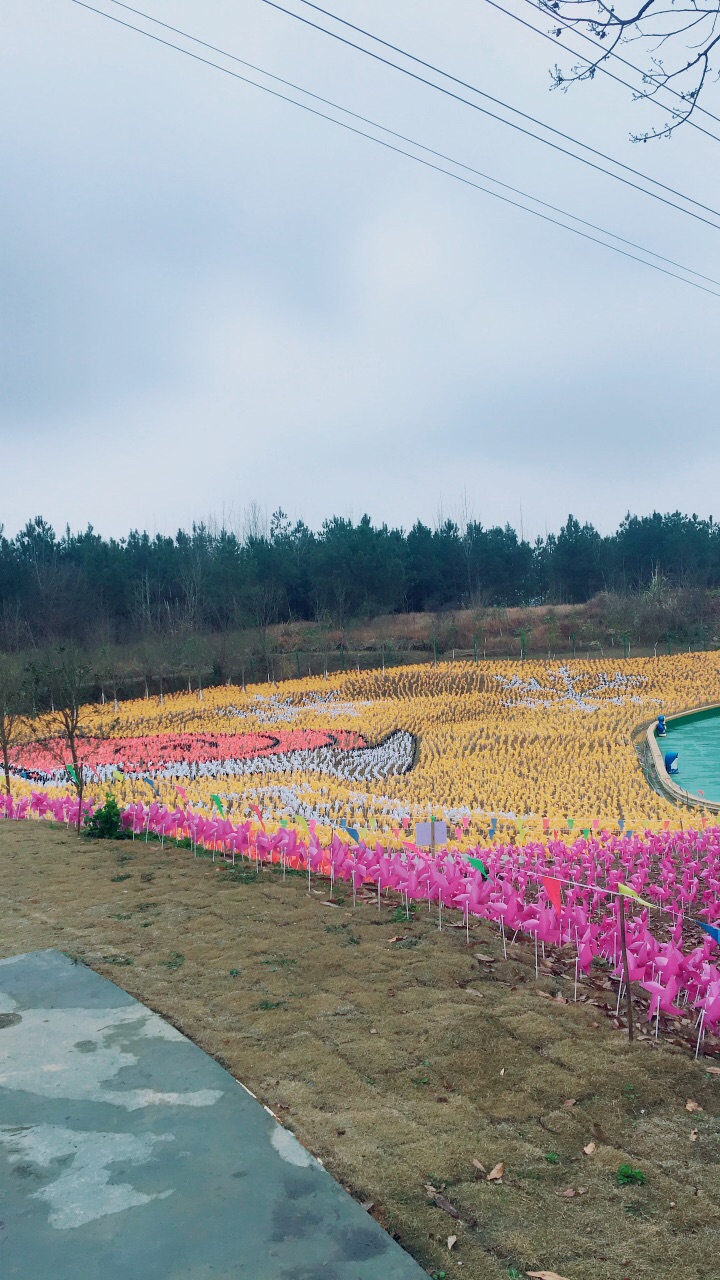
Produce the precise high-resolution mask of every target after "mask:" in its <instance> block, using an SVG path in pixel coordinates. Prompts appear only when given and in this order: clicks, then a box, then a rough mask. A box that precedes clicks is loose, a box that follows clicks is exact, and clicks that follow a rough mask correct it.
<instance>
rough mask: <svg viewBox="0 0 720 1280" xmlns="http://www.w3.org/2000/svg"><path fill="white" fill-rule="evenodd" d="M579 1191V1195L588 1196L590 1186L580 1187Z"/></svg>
mask: <svg viewBox="0 0 720 1280" xmlns="http://www.w3.org/2000/svg"><path fill="white" fill-rule="evenodd" d="M577 1193H578V1195H579V1196H586V1195H587V1193H588V1188H587V1187H578V1189H577Z"/></svg>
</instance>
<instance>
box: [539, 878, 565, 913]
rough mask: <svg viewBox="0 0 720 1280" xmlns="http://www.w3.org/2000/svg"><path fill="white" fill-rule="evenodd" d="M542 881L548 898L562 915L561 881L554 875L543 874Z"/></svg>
mask: <svg viewBox="0 0 720 1280" xmlns="http://www.w3.org/2000/svg"><path fill="white" fill-rule="evenodd" d="M542 882H543V888H544V890H545V892H546V894H547V896H548V898H549V899H550V901H551V902H552V904H553V906H554V908H555V910H556V911H557V913H558V915H560V912H561V911H562V889H561V888H560V881H559V880H556V879H555V877H554V876H543V877H542Z"/></svg>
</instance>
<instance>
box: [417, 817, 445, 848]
mask: <svg viewBox="0 0 720 1280" xmlns="http://www.w3.org/2000/svg"><path fill="white" fill-rule="evenodd" d="M415 843H416V845H417V846H418V848H420V849H429V848H430V844H431V840H430V823H429V822H418V824H417V826H416V827H415ZM435 844H436V846H440V845H444V844H447V822H436V823H435Z"/></svg>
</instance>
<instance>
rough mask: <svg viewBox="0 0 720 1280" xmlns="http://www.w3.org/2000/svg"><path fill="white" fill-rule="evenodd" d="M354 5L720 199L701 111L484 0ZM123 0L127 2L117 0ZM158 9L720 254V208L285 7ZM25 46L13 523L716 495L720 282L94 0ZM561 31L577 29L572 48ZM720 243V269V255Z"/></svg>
mask: <svg viewBox="0 0 720 1280" xmlns="http://www.w3.org/2000/svg"><path fill="white" fill-rule="evenodd" d="M337 7H338V11H339V12H342V13H343V14H345V15H346V16H349V17H351V18H353V19H356V20H359V21H361V22H362V23H363V24H365V25H367V26H369V27H370V28H372V29H377V30H378V31H379V32H381V33H386V34H387V35H388V37H389V38H391V39H398V41H399V43H405V44H406V45H407V46H408V47H411V48H413V49H416V50H418V51H419V52H420V53H424V54H428V55H429V56H431V57H432V58H436V59H437V60H438V61H440V63H441V64H443V65H448V66H449V67H451V68H453V69H456V70H457V72H458V74H460V75H464V76H466V77H468V78H471V79H476V80H478V81H482V82H483V83H485V84H487V85H488V86H489V88H490V90H491V91H494V92H498V93H500V94H501V95H504V96H506V97H507V98H508V99H510V100H511V101H514V102H517V103H519V104H520V105H522V106H523V107H524V109H527V110H531V111H534V112H536V113H537V114H539V115H541V116H542V117H543V118H546V119H551V120H553V121H554V122H555V123H556V124H557V126H558V127H559V128H564V129H565V130H568V131H570V132H576V133H577V134H578V135H580V136H583V137H586V138H587V139H588V140H590V141H592V142H593V143H594V144H595V145H601V146H602V147H603V148H604V149H607V150H610V151H612V152H613V153H615V154H618V155H621V156H622V157H623V158H624V159H626V160H627V163H631V164H634V165H638V166H639V167H644V168H646V169H648V170H652V171H653V172H654V173H655V174H657V175H658V176H659V177H660V178H661V179H662V180H663V181H671V182H672V184H673V185H677V186H680V187H683V186H685V187H687V188H688V189H692V190H693V191H694V192H696V193H697V194H698V198H702V199H707V201H708V203H711V204H712V203H713V201H717V200H720V182H719V181H718V179H717V175H716V170H715V169H714V168H712V167H711V166H709V165H708V163H707V154H708V153H707V147H708V146H710V145H711V144H709V143H702V141H700V142H698V141H697V140H696V139H695V138H694V137H692V136H691V135H689V134H688V133H687V132H685V133H682V134H681V135H678V137H677V139H676V140H675V141H674V142H672V143H671V144H664V145H663V146H662V147H658V148H652V147H645V148H643V149H642V150H641V151H640V150H639V149H637V148H633V147H631V146H630V145H629V144H628V143H627V142H626V137H627V133H628V130H629V128H630V126H631V125H632V126H633V127H635V125H636V122H637V121H638V119H639V117H638V114H637V113H638V112H639V111H640V110H642V108H638V107H633V106H632V105H631V103H630V101H629V98H628V97H622V96H620V94H619V93H616V92H615V91H611V90H610V89H609V88H608V87H606V86H602V85H599V84H598V85H594V86H592V87H588V88H584V89H580V90H578V91H577V92H576V93H574V94H572V95H569V96H560V95H549V94H548V93H547V91H546V86H547V79H546V68H547V65H548V53H547V52H546V51H545V48H544V47H543V45H542V43H541V42H540V41H535V40H534V39H533V38H532V37H530V36H523V35H522V34H519V28H517V27H515V26H514V25H513V24H510V23H508V22H507V21H506V20H505V19H502V18H501V17H499V16H498V15H493V13H492V11H491V10H490V9H487V8H484V7H483V6H482V4H480V5H477V4H470V3H468V2H467V0H455V2H454V3H453V4H452V5H451V6H450V7H448V6H443V9H442V12H441V11H440V10H438V8H437V6H436V5H434V4H431V3H430V0H423V3H421V4H417V3H415V4H413V5H410V4H409V3H407V2H406V0H402V3H399V4H398V5H396V6H394V8H393V11H392V13H388V12H387V11H386V7H385V6H383V5H381V4H380V3H379V0H372V3H365V4H362V5H361V4H360V3H359V0H344V2H343V3H340V0H338V6H337ZM107 8H108V9H111V8H112V6H111V5H110V4H108V5H107ZM150 11H151V12H153V13H155V14H157V15H158V16H161V17H163V18H166V19H167V20H168V21H172V22H175V23H177V24H178V25H181V26H182V25H183V24H184V25H186V26H187V28H188V29H189V30H191V31H193V32H196V33H197V34H199V35H202V36H204V37H205V38H206V39H209V40H213V41H216V42H217V43H218V44H222V45H225V46H226V47H227V48H229V49H234V50H237V51H238V52H240V53H242V54H243V56H248V57H249V58H252V59H256V60H257V61H258V62H262V63H263V64H265V65H267V66H269V67H271V68H272V69H274V70H277V72H278V73H279V74H283V75H287V76H288V77H290V78H294V79H296V80H297V81H300V82H302V83H306V84H308V85H309V86H312V87H314V88H316V89H317V91H318V92H321V93H326V94H327V95H328V96H330V97H333V96H335V97H336V98H337V99H338V100H340V101H344V102H347V103H348V105H351V106H353V107H354V108H355V109H359V110H364V111H365V112H366V113H367V114H370V115H376V116H377V117H378V118H380V119H384V120H387V121H388V123H391V124H392V125H393V126H394V127H397V128H399V129H402V130H405V131H407V132H409V133H412V134H413V135H414V136H417V137H420V138H422V139H424V140H427V142H428V144H429V145H433V146H440V147H443V148H445V149H447V150H449V151H451V152H452V153H453V154H457V155H459V156H461V157H466V158H467V159H468V162H470V163H474V164H477V165H479V166H480V167H484V168H485V169H487V170H490V171H493V172H496V173H497V174H498V176H502V177H504V178H505V180H507V181H510V182H515V183H516V184H517V185H520V186H523V185H524V186H526V187H527V188H528V189H530V190H533V191H535V192H537V194H539V195H541V196H542V197H543V198H545V199H548V200H551V201H553V202H554V203H557V204H560V205H565V206H566V207H568V208H572V209H575V210H577V211H578V212H579V213H581V214H582V215H583V216H585V217H588V218H591V219H592V220H593V221H597V222H600V223H605V224H607V225H611V226H613V227H615V228H616V229H618V230H621V231H622V233H623V234H626V235H628V236H630V237H631V238H638V239H641V240H643V241H645V242H648V243H652V245H653V246H654V247H656V248H657V249H658V251H659V252H663V253H666V254H668V255H669V256H671V257H673V256H677V257H680V258H682V259H685V260H688V261H692V262H694V263H695V264H696V265H698V266H699V267H700V269H705V268H708V267H712V266H713V264H714V259H715V257H716V250H715V251H714V252H713V251H711V249H712V248H713V247H714V241H713V234H712V233H711V232H710V231H706V230H705V229H703V228H702V227H701V226H700V225H699V224H691V223H690V222H689V220H687V219H682V218H680V217H679V216H677V215H675V214H673V213H671V212H670V211H668V210H666V209H664V208H663V207H662V206H660V205H657V204H652V203H651V202H649V201H643V200H642V199H641V198H640V197H639V196H636V195H634V194H633V193H632V192H630V191H628V190H626V189H622V188H620V187H619V186H617V185H616V184H611V183H608V182H605V181H604V180H603V179H601V178H599V177H598V176H597V175H593V174H591V173H590V172H588V171H583V170H581V169H580V167H579V166H573V165H571V164H570V163H569V162H568V161H566V160H563V159H562V158H561V157H557V156H553V155H552V154H551V153H549V152H545V151H544V150H543V149H540V148H535V147H534V146H533V145H531V144H530V143H528V142H527V141H523V140H522V139H519V138H516V137H513V136H512V135H510V134H509V133H506V132H504V131H502V130H500V129H499V128H498V127H496V126H494V125H492V124H490V123H489V122H487V121H485V120H483V119H482V118H481V117H478V116H476V115H475V114H474V113H471V112H469V111H464V110H462V109H460V108H459V107H457V106H455V105H453V104H451V103H443V102H442V100H441V99H440V98H438V97H437V95H434V94H430V93H429V92H426V91H425V90H422V89H420V88H418V87H417V86H415V87H413V86H411V85H409V84H407V83H405V82H404V81H402V80H401V79H400V78H397V79H394V78H392V76H391V74H390V73H389V72H383V71H382V70H381V69H379V68H377V67H373V66H372V65H371V64H369V63H368V62H367V60H365V59H360V58H357V57H355V56H354V55H352V54H350V53H347V52H343V51H342V50H339V49H338V48H337V47H336V46H334V45H331V44H330V43H329V42H328V43H323V42H322V41H321V40H320V38H319V37H318V38H314V37H312V36H311V35H310V34H309V33H307V32H303V31H302V30H301V29H300V28H299V27H297V26H296V24H293V23H290V22H289V21H287V20H285V19H282V18H281V17H279V16H278V15H274V14H272V13H271V12H269V11H268V10H267V9H266V8H265V6H263V5H261V4H260V3H259V2H258V0H244V3H243V4H242V5H239V6H236V5H230V4H228V3H227V0H208V3H206V4H205V5H204V6H203V10H202V13H201V14H199V13H198V11H197V8H196V6H194V5H193V4H191V3H190V2H189V0H183V3H170V0H153V3H152V5H151V6H150ZM5 26H6V39H5V40H4V45H3V50H2V52H1V53H0V59H2V66H1V68H0V110H2V113H3V115H4V117H5V118H6V119H11V120H12V125H13V127H12V130H11V131H7V136H5V137H3V138H1V139H0V170H1V171H2V173H3V175H4V179H3V182H4V187H5V190H6V192H7V195H8V198H7V199H5V200H3V201H2V202H0V290H1V298H0V344H1V345H0V449H1V455H0V456H1V457H2V464H1V466H2V471H1V474H0V521H4V523H5V525H6V528H7V529H8V530H10V531H14V530H15V529H16V528H17V527H19V526H20V525H21V524H22V523H23V522H24V521H25V520H26V519H27V518H28V516H30V515H32V514H35V513H36V512H37V511H42V512H43V513H44V514H45V515H46V516H47V518H49V519H51V520H52V521H53V522H55V523H56V525H59V526H62V525H64V523H65V522H66V521H67V520H69V521H70V523H71V524H72V525H73V526H81V525H84V524H85V523H86V522H88V521H91V522H92V523H93V524H95V526H96V527H97V528H99V529H101V530H102V531H103V532H106V533H116V534H118V533H122V532H124V531H126V530H127V529H128V528H129V527H130V525H139V526H148V527H150V528H153V527H156V528H159V529H162V530H167V531H173V530H174V529H175V528H176V527H178V526H179V525H187V524H189V522H190V521H191V520H192V519H197V518H203V517H206V516H207V515H208V514H209V513H215V514H216V515H218V516H219V515H220V514H221V513H222V512H223V511H225V512H230V511H239V510H241V509H242V508H243V507H244V506H245V505H246V504H247V503H248V502H250V501H258V502H259V503H261V504H262V505H265V506H268V507H269V508H273V507H275V506H277V505H280V504H282V505H283V506H284V507H285V509H286V510H288V511H290V513H291V514H292V515H296V516H303V517H304V518H306V519H307V520H309V521H310V522H313V523H317V522H319V521H320V520H322V519H323V518H324V517H325V516H327V515H330V514H332V513H335V512H342V513H352V514H354V515H355V516H358V515H359V514H361V512H363V511H369V512H370V513H371V514H372V515H373V516H374V517H375V518H377V519H387V520H391V521H399V522H402V523H405V524H407V523H409V522H411V521H412V520H413V519H414V518H415V517H416V516H418V515H419V516H421V517H423V518H425V519H430V520H432V519H434V518H435V516H436V514H437V512H438V510H439V508H440V507H442V509H443V510H444V511H445V512H447V513H449V514H452V512H453V510H455V509H457V507H458V504H459V502H460V500H461V495H462V494H463V492H465V493H466V494H467V498H468V501H469V503H470V504H471V506H472V509H473V511H474V514H475V515H476V516H477V517H478V518H481V519H483V521H485V522H486V523H489V522H491V521H498V520H500V521H504V520H505V519H510V520H511V521H513V522H515V523H517V522H518V520H519V511H520V506H521V505H522V509H523V518H524V521H525V527H526V532H527V531H529V532H531V533H537V532H543V531H544V528H545V525H546V523H547V524H548V525H549V526H550V527H554V526H557V524H558V523H559V521H560V520H561V519H563V518H564V516H565V515H566V514H567V511H568V510H570V509H571V510H573V511H574V512H575V513H576V514H577V515H579V516H581V517H583V518H585V517H587V518H590V519H593V520H594V521H595V522H596V523H598V524H599V525H600V527H601V528H605V529H606V528H609V527H612V526H613V525H614V524H615V523H616V521H617V520H618V519H619V518H621V517H622V515H623V514H624V512H625V510H626V509H627V508H628V507H629V508H632V509H635V510H646V509H648V508H649V507H652V506H658V507H660V508H663V509H664V508H668V507H675V506H680V507H682V508H685V509H688V510H690V509H693V510H700V511H702V512H707V511H710V510H712V509H713V507H714V489H715V486H714V482H713V474H714V470H715V469H716V464H717V461H718V452H719V446H718V444H717V441H716V436H717V433H716V432H715V430H714V416H713V401H714V396H715V384H716V377H715V373H714V368H715V362H716V357H715V353H716V350H717V338H718V333H717V329H718V315H719V314H720V312H718V301H717V300H715V299H712V298H707V297H705V296H704V295H702V294H700V293H695V292H693V291H691V290H689V289H685V288H683V287H682V286H680V285H679V284H675V283H674V282H673V281H671V280H667V279H666V278H664V277H662V276H659V275H656V274H655V273H653V272H651V271H648V270H646V269H644V268H642V267H640V266H638V265H636V264H634V263H632V262H627V261H624V260H623V259H621V258H617V257H615V256H614V255H612V254H609V253H607V252H605V251H603V250H601V249H600V248H597V247H596V246H593V245H589V244H585V243H583V242H581V241H579V240H576V239H575V238H574V237H572V236H569V235H566V234H564V233H562V232H560V231H559V230H557V229H556V228H553V227H549V226H544V225H543V224H541V223H538V222H536V221H535V220H533V219H531V218H529V217H528V216H527V215H525V214H522V213H520V212H516V211H514V210H511V209H508V208H507V207H504V206H502V205H500V204H497V203H496V202H494V201H492V200H490V199H488V198H487V197H483V196H480V195H479V194H476V193H474V192H471V191H469V190H468V189H466V188H463V187H461V186H459V185H455V184H453V183H451V182H449V181H447V180H445V179H442V178H440V177H438V176H437V175H434V174H432V173H430V172H428V171H426V170H423V169H421V168H419V167H418V166H415V165H413V164H412V163H411V162H409V161H406V160H404V159H402V158H398V157H393V156H391V155H389V154H388V153H386V152H383V151H382V150H381V149H379V148H374V147H373V146H372V144H370V143H368V142H365V141H364V140H360V139H354V138H352V137H350V136H349V135H345V134H343V133H342V132H341V131H339V130H334V129H333V128H332V127H331V126H329V125H325V124H323V123H322V122H318V121H314V120H312V119H311V118H309V117H307V116H305V115H304V114H303V113H301V112H297V111H294V110H293V109H292V108H290V107H287V106H285V105H283V104H282V103H278V102H274V101H272V100H269V99H266V98H265V97H264V96H263V95H262V94H259V93H255V92H254V91H252V90H250V89H247V88H245V87H243V86H241V85H238V84H235V83H233V82H232V81H229V80H225V78H224V77H222V76H220V75H217V74H215V73H212V72H211V71H209V70H208V69H206V68H203V67H199V66H196V65H194V64H193V63H191V62H190V61H189V60H187V59H184V58H182V57H180V56H178V55H174V54H172V53H170V52H169V51H166V50H162V49H159V48H157V47H154V46H153V45H151V44H150V42H147V41H143V40H142V39H141V38H140V37H137V36H133V35H132V34H131V33H127V32H123V31H120V30H119V29H116V28H113V27H112V26H111V24H109V23H104V22H103V21H102V20H101V19H98V18H96V17H94V15H92V14H87V13H84V12H83V11H82V10H80V9H78V8H77V7H76V6H74V5H72V4H70V3H69V0H60V2H59V3H58V2H56V3H54V4H52V5H51V4H50V2H49V0H27V2H26V0H23V3H21V2H20V0H9V3H8V4H7V6H6V12H5ZM550 52H552V51H550ZM709 273H710V274H712V270H710V272H709Z"/></svg>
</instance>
